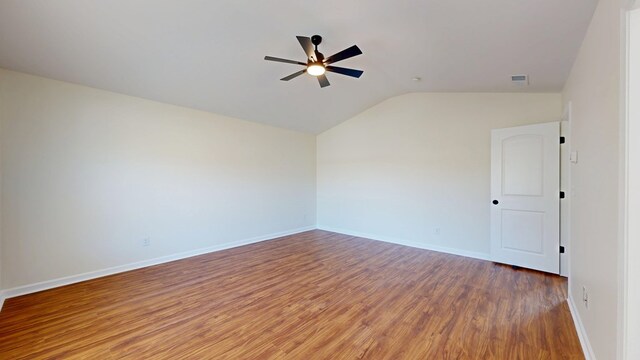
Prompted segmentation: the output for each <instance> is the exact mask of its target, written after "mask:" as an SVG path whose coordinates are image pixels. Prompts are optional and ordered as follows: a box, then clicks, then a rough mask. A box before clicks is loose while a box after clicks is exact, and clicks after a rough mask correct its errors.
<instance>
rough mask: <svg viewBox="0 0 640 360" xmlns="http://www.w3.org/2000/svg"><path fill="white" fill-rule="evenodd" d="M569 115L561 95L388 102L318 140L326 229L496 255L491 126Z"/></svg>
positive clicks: (435, 96) (428, 96)
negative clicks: (491, 220)
mask: <svg viewBox="0 0 640 360" xmlns="http://www.w3.org/2000/svg"><path fill="white" fill-rule="evenodd" d="M561 117H562V109H561V97H560V95H559V94H489V93H483V94H478V93H475V94H473V93H415V94H408V95H403V96H398V97H395V98H391V99H388V100H386V101H384V102H382V103H380V104H378V105H376V106H374V107H372V108H370V109H368V110H366V111H364V112H363V113H361V114H359V115H357V116H355V117H353V118H352V119H350V120H347V121H346V122H344V123H342V124H340V125H338V126H336V127H334V128H332V129H330V130H328V131H326V132H324V133H322V134H320V135H319V136H318V139H317V143H318V150H317V156H318V160H317V166H318V227H320V228H325V229H331V230H336V231H341V232H346V233H351V234H358V235H362V236H367V237H371V238H374V239H379V240H387V241H394V242H399V243H405V244H412V245H416V246H419V247H425V248H431V249H435V250H441V251H448V252H453V253H458V254H462V255H469V256H476V257H488V255H489V251H490V238H489V235H490V234H489V230H490V229H489V215H490V201H491V199H490V152H491V129H495V128H503V127H511V126H518V125H524V124H531V123H542V122H550V121H559V120H560V118H561ZM436 229H440V233H439V234H437V231H436Z"/></svg>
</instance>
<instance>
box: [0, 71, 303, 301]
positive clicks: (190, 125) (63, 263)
mask: <svg viewBox="0 0 640 360" xmlns="http://www.w3.org/2000/svg"><path fill="white" fill-rule="evenodd" d="M0 108H2V119H1V120H2V123H1V129H2V131H1V136H0V144H1V148H0V149H1V163H2V175H3V178H2V184H1V194H2V198H1V200H2V204H1V205H2V206H1V207H2V209H1V211H2V278H3V282H2V284H3V287H4V288H5V289H6V288H13V287H17V286H21V285H25V284H33V283H36V282H40V281H45V280H50V279H56V278H60V277H64V276H69V275H76V274H80V273H84V272H90V271H95V270H101V269H105V268H109V267H113V266H119V265H123V264H129V263H134V262H137V261H142V260H146V259H152V258H157V257H161V256H165V255H170V254H176V253H180V252H185V251H189V250H193V249H200V248H206V247H211V246H215V245H220V244H225V243H231V242H235V241H240V240H243V239H250V238H255V237H261V236H265V235H268V234H276V233H280V232H286V231H291V230H295V229H300V228H303V227H308V226H313V225H314V224H315V208H316V206H315V196H316V191H315V181H316V180H315V178H316V174H315V147H316V144H315V137H314V136H313V135H308V134H302V133H297V132H294V131H289V130H284V129H278V128H274V127H269V126H264V125H258V124H255V123H251V122H247V121H242V120H237V119H232V118H227V117H223V116H218V115H214V114H210V113H206V112H201V111H195V110H190V109H186V108H181V107H177V106H171V105H166V104H161V103H157V102H152V101H147V100H143V99H139V98H134V97H129V96H124V95H119V94H115V93H111V92H106V91H101V90H96V89H92V88H87V87H83V86H78V85H73V84H69V83H64V82H59V81H54V80H48V79H44V78H40V77H35V76H30V75H25V74H20V73H15V72H10V71H5V70H0ZM144 238H150V240H151V246H148V247H144V246H142V241H143V239H144Z"/></svg>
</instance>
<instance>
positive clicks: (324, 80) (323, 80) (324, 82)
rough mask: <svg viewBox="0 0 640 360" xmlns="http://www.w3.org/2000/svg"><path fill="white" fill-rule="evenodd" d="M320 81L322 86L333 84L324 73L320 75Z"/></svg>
mask: <svg viewBox="0 0 640 360" xmlns="http://www.w3.org/2000/svg"><path fill="white" fill-rule="evenodd" d="M318 82H319V83H320V87H326V86H329V85H331V84H329V79H327V77H326V76H325V75H324V74H322V75H318Z"/></svg>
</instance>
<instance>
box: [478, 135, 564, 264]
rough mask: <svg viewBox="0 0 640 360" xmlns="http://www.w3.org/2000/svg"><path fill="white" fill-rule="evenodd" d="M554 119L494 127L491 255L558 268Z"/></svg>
mask: <svg viewBox="0 0 640 360" xmlns="http://www.w3.org/2000/svg"><path fill="white" fill-rule="evenodd" d="M559 136H560V125H559V123H547V124H536V125H528V126H520V127H515V128H507V129H497V130H493V131H492V134H491V195H492V200H493V201H492V202H493V204H492V205H491V256H492V259H493V260H494V261H496V262H500V263H505V264H511V265H517V266H521V267H526V268H531V269H536V270H541V271H547V272H551V273H556V274H557V273H558V272H559V270H560V269H559V263H560V251H559V246H560V238H559V236H560V234H559V232H560V203H559V200H560V198H559V194H560V192H559V191H560V189H559V186H560V169H559V167H560V162H559V151H560V145H559Z"/></svg>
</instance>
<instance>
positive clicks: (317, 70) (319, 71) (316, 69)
mask: <svg viewBox="0 0 640 360" xmlns="http://www.w3.org/2000/svg"><path fill="white" fill-rule="evenodd" d="M307 72H308V73H309V75H313V76H320V75H323V74H324V72H325V68H324V66H322V65H320V64H311V65H309V67H307Z"/></svg>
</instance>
